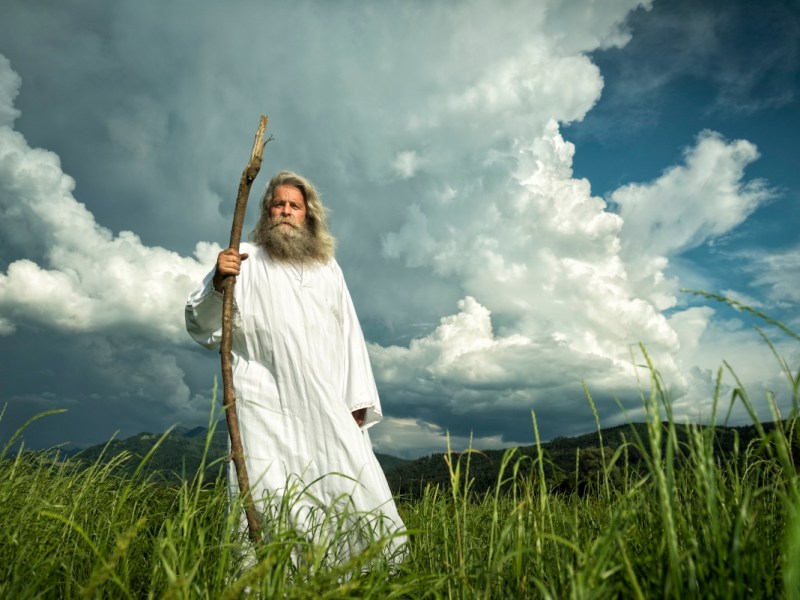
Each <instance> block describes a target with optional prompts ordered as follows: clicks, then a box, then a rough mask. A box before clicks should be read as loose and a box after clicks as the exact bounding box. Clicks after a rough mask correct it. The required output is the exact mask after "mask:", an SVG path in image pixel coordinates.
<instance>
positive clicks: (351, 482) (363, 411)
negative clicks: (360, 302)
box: [186, 171, 404, 560]
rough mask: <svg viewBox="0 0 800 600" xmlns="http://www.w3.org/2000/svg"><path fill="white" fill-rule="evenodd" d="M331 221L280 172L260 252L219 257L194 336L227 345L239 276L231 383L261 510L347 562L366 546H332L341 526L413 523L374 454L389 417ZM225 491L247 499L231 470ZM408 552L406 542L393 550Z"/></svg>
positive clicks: (189, 315) (192, 327)
mask: <svg viewBox="0 0 800 600" xmlns="http://www.w3.org/2000/svg"><path fill="white" fill-rule="evenodd" d="M326 220H327V219H326V212H325V208H324V207H323V205H322V202H321V201H320V198H319V195H318V193H317V191H316V190H315V189H314V186H313V185H312V184H311V183H310V182H309V181H308V180H307V179H305V178H304V177H302V176H300V175H297V174H295V173H292V172H289V171H281V172H280V173H278V174H277V175H275V177H273V178H272V180H271V181H270V182H269V185H268V186H267V189H266V192H265V194H264V197H263V199H262V201H261V217H260V219H259V221H258V224H257V225H256V228H255V230H254V231H253V233H252V234H251V236H250V239H251V242H252V244H242V247H241V252H237V251H236V250H234V249H230V248H229V249H226V250H223V251H222V252H220V253H219V255H218V257H217V265H216V268H215V269H214V270H213V271H212V272H211V273H209V274H208V275H207V276H206V278H205V280H204V281H203V284H202V285H201V286H200V287H199V288H198V289H197V290H196V291H194V292H193V293H192V294H191V295H190V296H189V299H188V302H187V306H186V327H187V330H188V331H189V334H190V335H191V336H192V337H193V338H194V339H195V340H196V341H197V342H198V343H200V344H202V345H203V346H206V347H207V348H213V347H215V346H218V345H219V343H220V341H221V338H222V294H221V293H220V291H221V289H222V281H223V279H224V278H225V277H232V276H236V277H237V278H238V279H237V284H236V286H235V292H234V328H233V377H234V383H235V387H236V411H237V415H238V418H239V423H240V428H241V433H242V444H243V446H244V454H245V461H246V464H247V470H248V474H249V476H250V481H251V487H252V490H251V491H252V494H253V498H254V500H255V501H256V506H257V509H258V511H259V512H260V513H261V515H262V516H264V515H266V516H267V518H266V519H265V520H266V521H271V520H272V521H274V519H275V518H278V517H277V516H276V511H277V510H278V508H277V507H278V506H281V505H283V506H287V505H288V506H290V510H289V514H288V519H289V525H290V526H292V527H293V528H295V529H297V530H300V531H301V532H302V533H305V534H308V535H309V536H310V537H311V538H312V539H313V541H314V542H315V543H316V544H318V545H319V544H323V545H324V544H328V545H329V546H331V547H332V548H333V549H335V550H336V552H335V554H337V556H335V557H334V560H343V559H345V558H346V557H347V556H348V555H349V554H350V553H352V552H357V551H359V550H360V549H362V548H363V546H364V545H365V543H366V541H365V540H363V539H361V540H353V539H351V538H352V536H350V538H349V539H347V540H346V543H342V540H337V541H336V542H333V540H332V538H331V535H332V534H331V533H330V532H331V531H333V530H335V529H336V527H340V526H341V520H342V519H344V520H345V521H346V522H347V523H349V524H350V525H353V524H355V525H354V527H353V528H354V529H359V528H360V529H362V530H363V529H364V528H363V523H364V522H369V523H370V526H369V527H368V528H367V529H368V530H369V531H370V535H375V534H377V535H383V534H386V533H393V532H397V531H401V530H402V529H403V527H404V526H403V523H402V521H401V519H400V517H399V515H398V514H397V509H396V507H395V504H394V501H393V500H392V496H391V492H390V490H389V487H388V485H387V483H386V478H385V476H384V474H383V471H382V470H381V468H380V465H379V464H378V461H377V460H376V458H375V455H374V454H373V452H372V444H371V442H370V440H369V434H368V432H367V429H368V428H369V427H371V426H372V425H374V424H375V423H377V422H378V421H379V420H380V419H381V418H382V413H381V406H380V400H379V398H378V393H377V389H376V387H375V380H374V378H373V375H372V369H371V367H370V362H369V356H368V355H367V348H366V344H365V342H364V337H363V334H362V332H361V327H360V325H359V323H358V319H357V317H356V313H355V310H354V308H353V303H352V300H351V299H350V294H349V292H348V290H347V286H346V285H345V282H344V277H343V276H342V271H341V269H340V268H339V265H338V264H337V262H336V260H335V259H334V256H333V254H334V240H333V237H332V236H331V235H330V233H329V232H328V228H327V223H326ZM306 486H307V487H306ZM228 487H229V493H230V494H231V496H232V497H233V496H235V495H236V494H237V493H238V484H237V479H236V473H235V468H234V466H233V464H231V465H230V468H229V472H228ZM287 498H288V499H289V501H288V503H287V502H286V499H287ZM281 518H282V517H281ZM265 527H267V530H269V528H270V523H269V522H267V523H265ZM401 545H402V535H399V536H396V537H395V539H394V541H393V542H391V543H390V544H389V548H390V549H394V550H397V549H399V548H400V546H401Z"/></svg>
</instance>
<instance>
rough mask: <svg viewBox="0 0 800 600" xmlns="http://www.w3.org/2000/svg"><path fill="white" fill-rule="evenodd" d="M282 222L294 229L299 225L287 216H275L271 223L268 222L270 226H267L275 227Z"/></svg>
mask: <svg viewBox="0 0 800 600" xmlns="http://www.w3.org/2000/svg"><path fill="white" fill-rule="evenodd" d="M284 223H285V224H286V225H289V226H291V227H294V228H295V229H299V227H298V226H297V223H295V222H294V221H293V220H292V219H290V218H289V217H277V218H275V219H273V220H272V222H271V224H270V226H269V228H270V229H275V228H276V227H277V226H278V225H283V224H284Z"/></svg>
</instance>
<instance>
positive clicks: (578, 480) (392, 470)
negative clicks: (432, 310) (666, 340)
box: [75, 421, 800, 497]
mask: <svg viewBox="0 0 800 600" xmlns="http://www.w3.org/2000/svg"><path fill="white" fill-rule="evenodd" d="M763 426H764V429H765V430H766V431H767V432H769V431H771V430H772V429H773V428H774V424H771V423H766V424H764V425H763ZM677 430H678V440H679V442H682V441H684V440H685V438H686V435H687V434H686V431H685V430H684V429H683V428H681V427H678V428H677ZM601 434H602V439H603V447H604V449H605V459H606V460H605V462H606V463H607V462H608V461H609V460H610V458H611V456H612V455H613V452H614V450H616V449H617V448H619V447H620V446H621V445H622V444H624V443H625V442H626V441H627V442H632V441H634V440H635V438H636V436H637V435H638V436H639V438H640V439H642V440H643V441H644V442H645V443H647V442H646V440H647V426H646V425H645V424H643V423H632V424H628V425H620V426H617V427H612V428H609V429H604V430H602V431H601ZM227 436H228V432H227V428H226V427H225V422H224V421H221V422H220V423H219V424H218V425H217V427H216V429H215V431H214V434H213V435H212V436H211V439H210V441H209V445H208V452H207V454H206V478H207V479H209V480H213V479H214V478H216V477H217V476H219V475H220V474H222V473H224V465H225V459H226V457H227V452H228V450H227V440H228V437H227ZM162 437H163V439H162ZM757 438H758V432H757V430H756V428H755V427H754V426H744V427H720V426H718V427H716V431H715V436H714V440H715V447H716V452H717V453H718V454H719V455H722V456H726V455H728V456H730V455H733V452H734V446H735V444H737V443H738V445H739V447H740V448H742V449H743V448H745V447H747V445H748V444H749V443H750V442H752V441H753V440H754V439H757ZM159 440H161V442H160V445H159V447H158V448H157V449H156V450H155V451H154V452H152V454H151V455H150V457H149V458H148V460H147V462H146V463H145V465H144V467H143V469H142V471H143V472H144V473H145V474H148V475H150V476H151V477H153V478H154V479H155V480H157V481H158V480H160V481H162V482H164V483H166V484H174V483H178V482H180V481H181V480H182V479H185V478H186V477H192V476H194V474H195V473H197V471H198V469H199V468H200V465H201V461H202V458H203V453H204V451H205V447H206V443H207V440H208V430H207V429H206V428H205V427H195V428H193V429H186V428H175V429H173V430H171V431H170V432H169V433H167V434H155V433H139V434H137V435H134V436H131V437H129V438H126V439H124V440H111V441H109V442H108V443H106V444H100V445H97V446H93V447H91V448H87V449H85V450H83V451H80V452H78V453H77V454H75V457H76V458H79V459H81V460H84V461H87V462H88V463H94V462H97V461H101V462H107V461H110V460H111V459H112V458H114V457H117V456H118V455H120V454H126V455H127V456H128V457H129V458H128V459H127V460H125V461H124V462H123V463H122V465H121V466H120V470H121V471H122V473H123V474H125V475H132V474H133V473H134V472H135V470H136V468H137V467H138V466H139V464H140V463H141V461H142V459H143V458H144V457H145V456H147V455H148V454H149V453H150V452H151V451H152V450H153V447H154V446H155V444H156V443H157V442H158V441H159ZM737 440H738V441H737ZM798 447H800V445H798V444H796V445H795V447H794V449H795V451H796V452H797V454H798V455H800V450H798ZM542 451H543V455H544V457H545V464H544V471H545V477H546V479H547V482H548V485H549V486H550V487H551V488H552V489H555V490H561V491H564V492H569V491H572V490H575V489H578V490H581V489H583V488H585V487H586V486H587V485H590V483H591V482H592V481H595V480H596V477H597V473H598V472H600V470H601V469H602V465H603V462H604V461H603V455H602V454H601V452H600V436H599V435H598V433H597V432H594V433H588V434H585V435H579V436H575V437H558V438H555V439H553V440H550V441H548V442H544V443H543V444H542ZM505 452H506V450H483V451H474V452H470V453H462V454H459V453H455V452H454V453H452V454H451V461H456V460H459V459H460V460H461V462H462V465H463V466H462V470H463V468H464V467H465V466H466V464H467V461H468V462H469V474H470V480H471V489H472V490H473V491H474V492H476V493H484V492H486V491H488V490H491V489H494V487H495V485H496V483H497V477H498V474H499V472H500V468H501V465H502V462H503V457H504V455H505ZM516 453H517V454H516V456H515V462H516V460H520V462H519V465H518V469H519V472H520V473H522V474H523V475H528V474H530V473H531V471H532V470H533V469H534V466H535V461H536V459H537V457H538V451H537V448H536V446H521V447H518V448H516ZM375 456H376V457H377V459H378V462H379V463H380V465H381V467H382V468H383V470H384V473H385V474H386V478H387V480H388V482H389V486H390V487H391V489H392V491H393V492H394V493H395V494H398V495H403V496H406V497H417V496H419V494H421V493H422V491H423V490H424V488H425V486H427V485H428V484H440V485H445V486H448V485H449V483H450V475H449V470H448V467H447V461H446V453H437V454H431V455H428V456H423V457H421V458H418V459H415V460H407V459H402V458H398V457H396V456H391V455H388V454H380V453H376V454H375ZM627 456H628V464H629V466H630V467H631V468H636V465H637V464H638V461H639V460H640V457H639V456H638V453H637V452H636V451H635V449H634V448H632V447H629V449H628V452H627ZM796 461H797V463H796V464H800V456H797V457H796ZM535 468H536V470H537V471H538V466H536V467H535ZM617 476H621V475H620V473H612V479H613V477H617Z"/></svg>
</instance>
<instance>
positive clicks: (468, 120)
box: [0, 0, 800, 457]
mask: <svg viewBox="0 0 800 600" xmlns="http://www.w3.org/2000/svg"><path fill="white" fill-rule="evenodd" d="M599 4H602V6H600V5H599ZM798 40H800V17H799V16H798V8H797V6H796V3H792V2H790V1H786V2H777V1H776V2H767V3H765V4H764V5H762V6H758V7H755V6H753V5H751V3H747V2H721V1H709V0H703V1H700V2H689V1H677V0H676V1H672V2H658V1H656V2H653V3H650V2H637V1H635V0H609V1H608V2H603V3H584V2H559V1H556V0H552V1H548V2H540V3H531V2H523V1H518V2H515V1H508V2H503V3H495V2H490V1H488V0H473V1H470V2H432V3H431V2H381V3H373V2H364V1H356V0H353V1H350V2H337V3H330V2H320V1H318V2H312V1H306V2H296V3H292V4H289V3H277V2H255V1H252V2H251V1H244V0H240V1H235V2H229V3H226V4H225V5H221V4H217V3H202V2H201V3H197V2H188V1H186V2H180V1H179V2H172V3H168V4H158V3H140V2H132V1H130V2H128V1H123V2H119V3H113V4H107V3H102V2H94V1H89V2H77V1H76V2H71V1H66V2H60V3H57V4H55V3H47V2H30V1H26V2H22V1H16V0H12V1H11V2H10V3H7V5H6V7H4V18H3V20H2V22H1V23H0V210H2V215H3V218H2V221H1V222H0V349H1V351H2V356H3V361H1V363H0V382H1V383H0V403H1V404H3V405H5V406H6V409H5V413H4V415H3V418H2V420H0V438H2V439H6V438H8V436H10V435H11V434H12V433H13V431H15V430H16V428H17V427H18V426H19V425H20V424H21V423H22V422H24V421H25V420H26V419H27V418H29V417H30V416H32V415H34V414H36V413H37V412H40V411H42V410H47V409H51V408H64V409H67V412H65V413H63V414H59V415H53V416H50V417H47V418H45V419H42V420H41V421H38V422H37V423H35V424H34V425H32V426H31V427H30V428H29V429H28V430H27V431H26V433H25V442H26V444H28V445H29V446H33V447H43V446H45V447H46V446H51V445H53V444H65V445H67V446H72V445H79V446H81V445H87V444H93V443H99V442H102V441H105V440H106V439H108V438H109V437H110V436H111V435H114V434H115V432H118V433H117V435H119V436H122V437H124V436H127V435H132V434H134V433H137V432H139V431H163V430H164V429H165V428H166V427H168V426H170V425H172V424H174V423H181V424H183V425H187V426H194V425H196V424H202V423H205V422H206V421H207V418H208V413H209V407H210V406H211V394H212V385H213V380H214V376H215V375H216V373H217V371H218V356H217V355H216V354H215V353H211V352H206V351H204V350H203V349H201V348H199V347H197V346H194V345H193V344H192V342H191V341H190V340H189V338H188V336H187V335H186V334H185V332H184V331H183V303H184V300H185V298H186V296H187V295H188V293H189V291H191V289H192V287H193V286H194V285H195V282H196V281H197V280H198V279H199V278H201V277H202V276H203V274H204V273H205V272H206V271H207V270H208V269H209V268H210V267H211V264H212V262H213V257H214V255H215V253H216V251H217V250H218V247H219V245H220V244H224V243H225V242H226V240H227V236H228V233H229V230H230V219H231V214H232V211H233V203H234V199H235V192H236V186H237V185H238V179H239V176H240V174H241V170H242V168H243V166H244V163H245V162H246V160H247V156H248V155H249V151H250V145H251V143H252V136H253V134H254V132H255V128H256V126H257V124H258V118H259V115H260V114H262V113H265V114H268V115H269V117H270V124H269V131H270V133H271V134H272V135H273V136H274V137H275V140H274V142H272V143H270V144H269V145H268V147H267V151H266V154H265V162H264V166H263V168H262V175H261V176H260V177H259V179H258V180H257V181H256V184H255V188H256V189H263V186H264V185H265V183H266V180H267V179H268V177H269V175H270V174H271V173H273V172H275V171H277V170H279V169H282V168H290V169H293V170H296V171H298V172H301V173H303V174H305V175H307V176H308V177H309V178H311V179H312V180H313V181H315V182H316V183H317V185H318V187H319V188H320V189H321V190H322V193H323V198H324V200H325V201H326V204H327V205H328V206H329V207H330V209H331V211H332V228H333V231H334V233H335V234H336V236H337V238H338V251H337V257H338V260H339V262H340V264H341V265H342V269H343V271H344V273H345V276H346V278H347V280H348V283H349V286H350V290H351V294H352V296H353V299H354V302H355V304H356V308H357V310H358V312H359V315H360V317H361V320H362V325H363V328H364V332H365V336H366V338H367V340H368V342H369V346H370V355H371V358H372V361H373V368H374V371H375V375H376V380H377V382H378V387H379V391H380V393H381V396H382V400H383V404H384V409H385V413H386V419H385V420H384V422H383V423H382V424H380V425H379V426H377V427H376V428H374V429H373V430H372V432H371V433H372V437H373V442H374V444H375V447H376V449H378V450H380V451H382V452H388V453H392V454H396V455H400V456H407V457H413V456H418V455H421V454H425V453H428V452H434V451H442V450H443V449H444V447H445V444H446V443H447V436H448V435H449V436H450V440H451V443H452V444H453V446H455V447H457V448H459V447H463V446H466V445H467V444H468V443H469V440H470V438H472V439H473V444H474V445H475V446H476V447H479V448H488V447H502V446H508V445H515V444H530V443H532V441H533V430H532V426H531V411H535V412H536V415H537V421H538V426H539V429H540V432H541V433H542V436H543V437H544V438H545V439H548V438H551V437H554V436H558V435H573V434H578V433H584V432H586V431H590V430H591V429H593V427H594V422H593V416H592V414H591V411H590V410H589V407H588V404H587V402H586V399H585V395H584V392H583V384H584V382H585V383H586V385H587V387H588V388H589V389H590V390H591V392H592V396H593V398H594V400H595V402H596V403H597V406H598V411H599V414H600V417H601V421H602V423H603V425H614V424H618V423H620V422H624V421H625V420H627V419H641V418H642V410H641V402H640V400H639V397H640V393H639V390H640V384H639V381H640V380H642V379H643V380H644V381H645V384H646V380H647V373H643V372H642V371H641V368H640V367H638V366H637V365H640V364H641V363H642V357H641V355H640V350H639V344H640V343H641V344H644V345H645V347H646V348H647V351H648V353H649V354H650V356H651V357H652V359H653V360H654V362H655V364H656V365H657V366H658V368H659V371H660V373H661V375H662V376H663V378H664V381H665V383H666V384H667V385H668V387H669V390H670V394H671V398H672V402H673V410H674V412H675V414H676V415H677V416H678V417H679V419H681V420H691V421H696V420H703V419H707V418H708V415H709V414H710V412H711V395H712V390H713V385H714V378H715V376H716V373H717V370H718V369H719V368H720V366H721V365H722V364H723V361H724V360H726V361H728V363H729V364H730V365H731V366H732V367H733V368H734V369H735V370H736V373H737V375H738V376H739V377H740V378H741V379H742V380H743V382H744V383H745V384H746V385H747V387H748V390H749V391H750V394H751V396H752V397H753V398H754V399H756V400H757V408H758V411H759V414H760V415H761V416H762V417H763V418H769V414H770V411H769V406H768V403H767V401H766V392H767V390H769V391H771V392H772V393H774V394H775V398H776V402H777V406H778V407H779V409H780V410H781V412H782V413H783V414H785V413H786V412H788V410H790V408H791V404H792V401H791V397H790V394H789V393H788V389H787V385H786V382H785V380H784V379H783V376H782V374H781V372H780V369H779V368H778V366H777V363H776V361H775V360H774V358H773V357H772V356H771V355H770V353H769V350H768V349H767V348H766V347H765V345H764V343H763V342H762V341H761V340H760V338H759V336H758V334H757V333H756V332H755V331H754V330H753V328H752V325H753V323H754V321H753V319H751V318H750V317H748V316H747V315H746V314H744V313H741V312H737V311H735V310H733V309H731V308H729V307H726V306H724V305H721V304H719V303H716V302H714V301H708V300H705V299H703V298H700V297H696V296H692V295H690V294H687V293H685V292H682V291H681V290H682V289H685V288H688V289H702V290H706V291H708V292H714V293H723V294H726V295H729V296H731V297H733V298H735V299H739V300H741V301H744V302H746V303H748V304H751V305H752V306H754V307H755V308H757V309H759V310H763V311H765V312H767V313H769V314H771V315H772V316H774V317H776V318H779V319H782V320H783V321H784V322H786V323H787V324H789V325H790V326H792V327H793V328H794V329H795V330H798V329H800V322H799V321H800V320H799V319H798V316H797V305H798V301H799V300H800V292H798V288H797V283H796V282H797V281H798V280H799V279H800V248H799V247H798V241H797V234H796V231H797V225H798V222H799V220H798V218H799V217H800V208H799V207H800V198H799V197H798V195H799V194H800V175H798V173H800V159H798V152H797V142H796V139H795V138H796V133H797V131H799V130H800V127H798V126H800V110H798V106H799V105H798V90H799V89H800V85H799V84H800V81H799V76H798V65H799V64H800V42H798ZM256 194H257V192H254V194H253V197H254V198H255V197H256ZM251 200H252V199H251ZM254 207H255V203H253V204H251V209H250V211H249V212H248V222H247V225H248V226H252V224H253V223H254V221H255V208H254ZM774 339H775V342H776V344H777V348H778V350H779V351H780V352H781V353H782V354H783V355H784V356H785V357H786V359H787V360H788V362H789V364H790V365H797V364H798V359H800V352H799V351H798V346H797V343H796V342H794V343H792V341H791V340H789V339H788V338H786V337H785V336H781V335H777V334H776V335H775V338H774ZM732 384H733V381H732V378H731V376H730V375H726V376H725V379H724V383H723V399H725V398H728V397H729V396H730V391H731V387H730V386H731V385H732ZM620 406H621V407H623V409H624V410H621V409H620ZM731 419H732V420H731V422H732V423H737V424H738V423H742V422H746V415H745V411H744V410H742V408H741V407H738V406H737V407H734V410H733V411H732V417H731Z"/></svg>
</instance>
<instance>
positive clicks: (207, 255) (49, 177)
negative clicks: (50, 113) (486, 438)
mask: <svg viewBox="0 0 800 600" xmlns="http://www.w3.org/2000/svg"><path fill="white" fill-rule="evenodd" d="M13 75H14V73H13V71H11V69H10V66H9V64H8V61H7V60H5V61H4V62H0V84H2V82H11V85H13V84H14V82H17V85H18V77H17V78H15V77H14V76H13ZM6 85H8V84H6ZM0 89H3V90H4V93H3V94H1V95H0V97H2V98H4V99H12V98H13V97H14V94H13V93H12V92H13V90H9V89H8V88H7V87H6V88H0ZM0 112H3V113H4V114H11V113H12V112H13V106H8V105H6V106H3V105H2V104H0ZM74 188H75V182H74V180H73V179H72V178H71V177H69V176H68V175H66V174H64V172H63V171H62V169H61V163H60V160H59V158H58V156H56V155H55V154H54V153H52V152H49V151H46V150H42V149H34V148H30V147H29V146H28V144H27V142H26V140H25V139H24V138H23V137H22V135H20V134H19V133H17V132H16V131H14V130H12V129H11V128H9V127H3V128H2V129H0V209H2V214H3V219H2V223H1V224H0V230H1V231H2V233H3V237H4V239H5V240H6V243H7V244H8V243H10V244H12V245H13V249H14V250H16V251H17V252H18V253H20V254H23V255H24V254H28V253H29V252H30V250H31V249H32V248H39V247H44V250H43V251H42V261H41V264H39V263H37V262H35V261H33V260H30V259H27V258H20V259H18V260H14V261H13V262H11V263H10V264H9V265H8V268H7V270H6V273H4V274H0V333H4V334H6V335H7V334H10V333H12V332H13V331H14V329H15V323H17V322H27V323H36V324H39V325H44V326H47V327H53V328H55V329H58V330H61V331H75V332H87V331H102V330H112V329H114V330H119V329H120V328H122V329H134V330H137V331H142V330H146V331H149V332H150V334H151V335H153V336H156V337H166V338H169V339H171V340H173V341H175V340H178V339H180V338H181V337H183V334H182V332H183V315H182V311H181V304H182V302H183V301H184V300H185V297H186V295H187V293H188V291H190V290H191V288H192V286H193V285H194V283H195V282H196V281H197V280H198V279H199V278H200V277H201V276H202V273H204V272H205V271H206V270H207V269H208V265H209V264H211V263H212V257H213V255H214V254H215V252H217V251H218V248H217V247H215V246H213V245H210V244H207V243H200V244H198V246H197V249H196V257H195V258H185V257H182V256H180V255H178V254H177V253H175V252H171V251H168V250H166V249H164V248H158V247H148V246H145V245H144V244H142V242H141V240H140V239H139V237H138V236H136V235H135V234H134V233H132V232H130V231H122V232H120V233H119V234H118V235H114V234H113V233H112V232H111V231H109V230H108V229H107V228H105V227H102V226H100V225H98V224H97V222H96V221H95V219H94V216H93V215H92V214H91V213H90V212H89V211H88V210H87V208H86V207H85V206H84V205H83V204H82V203H80V202H78V201H77V200H76V199H75V197H74V195H73V191H74ZM21 232H22V233H23V234H24V235H20V233H21Z"/></svg>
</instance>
